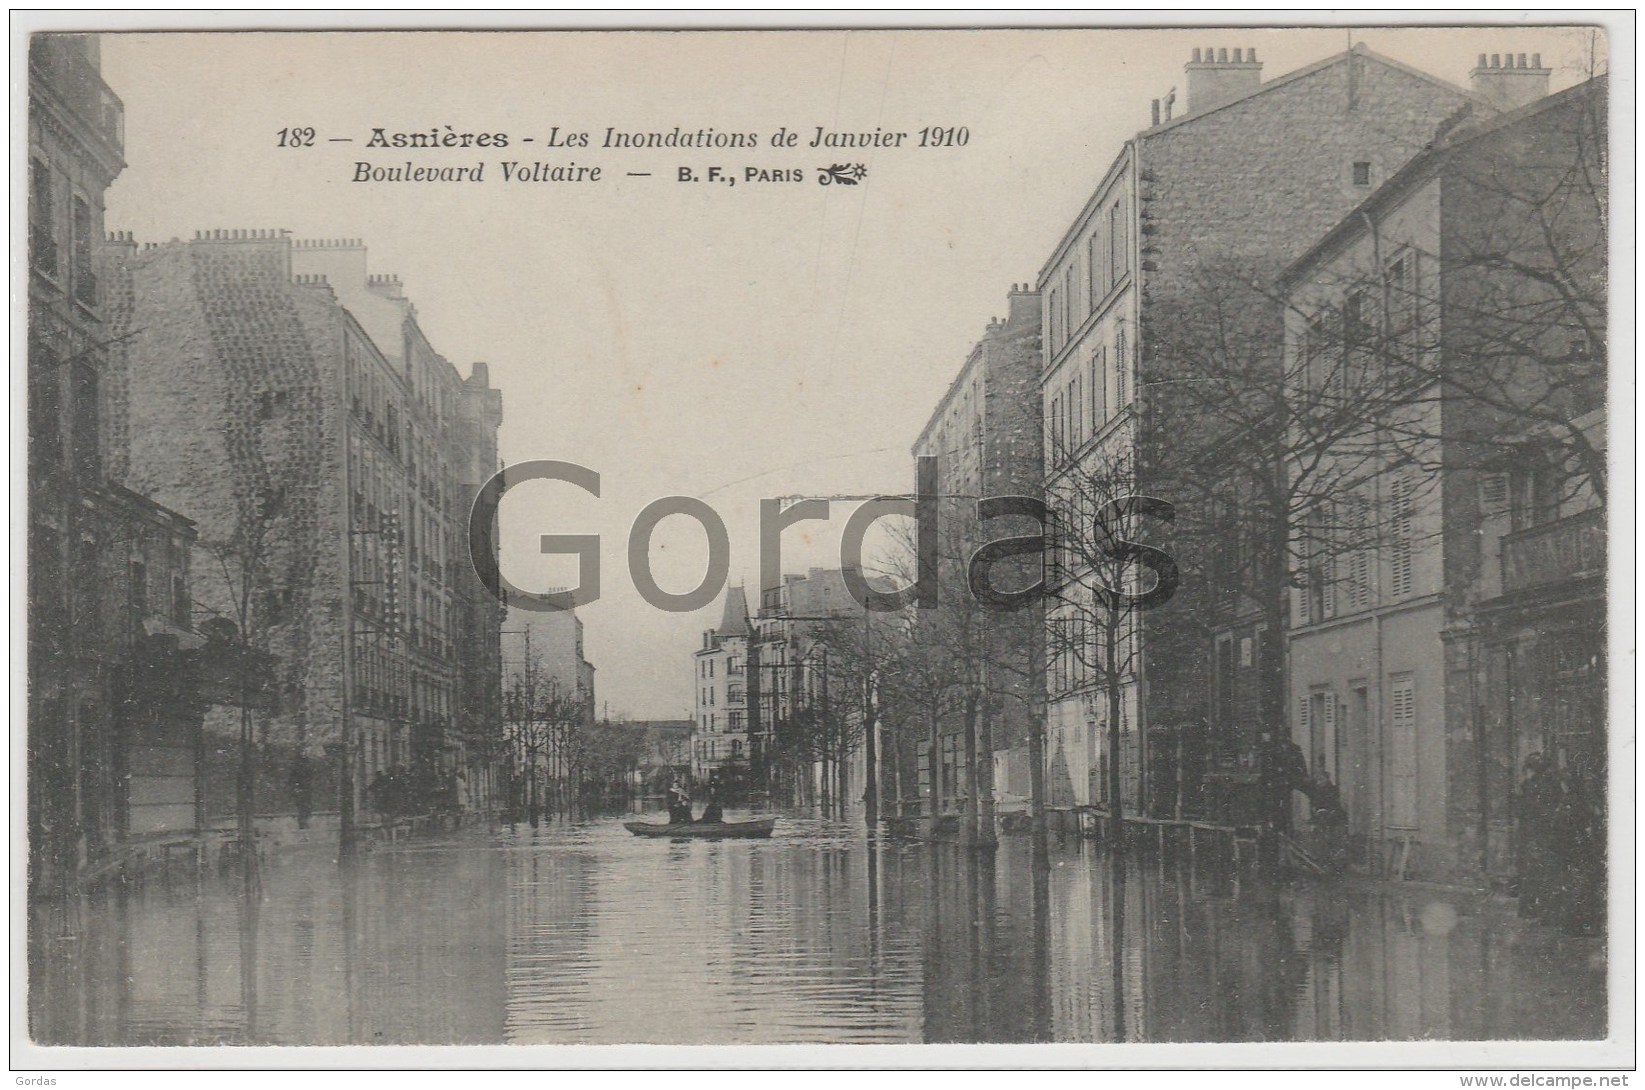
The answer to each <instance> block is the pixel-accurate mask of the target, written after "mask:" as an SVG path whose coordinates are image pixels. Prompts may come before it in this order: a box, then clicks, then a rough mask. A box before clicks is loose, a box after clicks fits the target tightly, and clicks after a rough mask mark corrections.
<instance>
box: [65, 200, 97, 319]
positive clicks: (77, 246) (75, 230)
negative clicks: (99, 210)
mask: <svg viewBox="0 0 1645 1090" xmlns="http://www.w3.org/2000/svg"><path fill="white" fill-rule="evenodd" d="M69 226H70V236H69V241H70V244H71V245H72V246H73V248H74V253H73V260H74V298H75V301H76V302H79V303H83V304H84V305H86V306H88V307H91V306H96V305H97V274H96V273H94V272H92V269H91V247H92V237H91V232H92V225H91V205H89V204H87V203H86V202H85V200H84V199H83V198H80V197H76V198H74V206H73V219H72V220H71V222H70V225H69Z"/></svg>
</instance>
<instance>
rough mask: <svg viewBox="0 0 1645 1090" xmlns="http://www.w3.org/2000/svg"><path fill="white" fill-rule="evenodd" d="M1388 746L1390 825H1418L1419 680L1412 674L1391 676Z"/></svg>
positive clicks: (1413, 826) (1412, 826) (1411, 827)
mask: <svg viewBox="0 0 1645 1090" xmlns="http://www.w3.org/2000/svg"><path fill="white" fill-rule="evenodd" d="M1390 689H1391V691H1390V694H1389V697H1390V699H1389V703H1390V705H1391V711H1392V715H1391V723H1392V730H1391V731H1390V735H1391V737H1390V739H1389V741H1390V742H1391V745H1390V747H1389V749H1390V752H1389V758H1390V759H1389V765H1390V766H1391V767H1390V769H1389V773H1390V777H1389V778H1390V784H1389V786H1390V788H1391V790H1390V793H1389V806H1388V819H1389V824H1390V825H1395V826H1398V827H1400V828H1405V829H1413V828H1415V827H1416V824H1417V720H1416V682H1415V680H1414V679H1413V678H1412V677H1411V675H1410V674H1398V675H1395V676H1394V677H1393V678H1392V679H1391V685H1390Z"/></svg>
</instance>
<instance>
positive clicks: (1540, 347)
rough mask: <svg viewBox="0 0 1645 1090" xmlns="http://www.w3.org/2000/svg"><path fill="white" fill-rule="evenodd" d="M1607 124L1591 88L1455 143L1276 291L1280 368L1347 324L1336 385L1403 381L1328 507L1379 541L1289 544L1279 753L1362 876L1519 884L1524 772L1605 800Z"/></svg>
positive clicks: (1492, 72) (1544, 74)
mask: <svg viewBox="0 0 1645 1090" xmlns="http://www.w3.org/2000/svg"><path fill="white" fill-rule="evenodd" d="M1481 60H1482V64H1481V69H1482V70H1483V71H1484V73H1485V75H1486V77H1487V79H1491V78H1496V77H1498V76H1500V75H1501V74H1502V73H1503V72H1504V71H1511V72H1512V73H1513V74H1514V78H1515V80H1516V81H1517V82H1516V84H1515V86H1514V89H1515V90H1518V91H1521V92H1524V91H1529V92H1530V93H1531V94H1532V95H1537V94H1540V93H1541V92H1543V91H1545V90H1546V87H1547V81H1548V75H1549V73H1548V70H1546V69H1542V68H1541V67H1540V65H1532V66H1529V67H1527V66H1525V65H1523V64H1521V65H1516V66H1514V67H1513V68H1512V69H1503V68H1501V67H1499V66H1496V67H1494V66H1488V65H1486V64H1484V63H1483V61H1484V59H1483V58H1482V59H1481ZM1494 100H1495V101H1497V102H1502V101H1503V99H1502V97H1501V95H1500V94H1498V95H1497V96H1495V97H1494ZM1509 104H1511V103H1509ZM1605 127H1606V126H1605V83H1604V81H1603V80H1598V81H1590V82H1589V83H1586V84H1582V85H1579V86H1577V87H1574V88H1572V89H1570V90H1567V91H1564V92H1561V93H1560V94H1558V95H1554V96H1551V97H1547V98H1541V99H1539V100H1538V101H1535V102H1533V103H1532V104H1530V105H1528V106H1523V107H1521V108H1520V109H1518V110H1516V111H1514V112H1510V113H1507V114H1505V115H1501V116H1496V117H1493V116H1491V115H1489V114H1486V115H1484V116H1481V117H1476V118H1474V119H1472V120H1470V121H1469V122H1466V123H1464V124H1460V125H1458V126H1456V127H1455V128H1454V129H1453V130H1452V131H1451V132H1449V133H1448V134H1446V136H1445V137H1444V138H1443V139H1442V140H1440V141H1439V142H1438V143H1437V144H1436V146H1435V147H1434V149H1433V150H1431V151H1429V152H1428V153H1426V154H1424V155H1423V156H1421V157H1419V158H1418V159H1416V160H1415V161H1413V162H1412V163H1411V164H1410V165H1409V166H1408V167H1407V168H1406V169H1405V170H1403V171H1401V172H1400V174H1399V175H1398V176H1396V177H1395V178H1394V179H1392V180H1390V181H1389V182H1388V183H1387V184H1386V185H1384V186H1383V187H1381V188H1380V189H1379V190H1378V192H1377V193H1376V194H1375V195H1374V196H1372V197H1371V198H1370V199H1369V200H1368V201H1367V202H1366V203H1365V204H1364V205H1362V206H1361V207H1360V208H1359V209H1358V210H1356V212H1355V213H1354V214H1353V215H1352V216H1350V217H1348V218H1347V219H1345V220H1344V221H1343V222H1342V223H1341V224H1339V225H1338V226H1337V227H1336V228H1335V229H1334V230H1332V231H1331V232H1330V233H1329V234H1327V235H1326V236H1325V237H1324V239H1323V240H1322V241H1321V242H1320V243H1319V244H1318V245H1317V246H1316V247H1315V248H1314V249H1312V250H1311V251H1310V252H1309V253H1308V254H1307V255H1306V256H1305V257H1304V258H1303V259H1302V260H1301V261H1299V262H1298V263H1297V264H1296V265H1295V266H1294V267H1293V268H1292V269H1291V270H1290V271H1288V272H1287V274H1286V276H1285V278H1284V283H1285V284H1286V286H1287V288H1288V291H1289V295H1288V298H1289V302H1290V312H1291V317H1290V318H1289V319H1288V323H1287V324H1288V327H1289V329H1288V342H1289V345H1290V350H1291V352H1292V353H1293V354H1295V353H1297V352H1300V351H1304V350H1307V349H1308V348H1309V346H1310V345H1311V341H1310V337H1311V336H1317V331H1318V330H1320V329H1322V328H1323V329H1338V330H1340V329H1342V328H1343V321H1344V319H1343V318H1342V317H1341V315H1342V314H1343V313H1344V312H1345V311H1347V310H1352V311H1353V313H1355V314H1356V315H1361V320H1362V322H1363V324H1364V326H1365V327H1367V328H1369V329H1372V330H1386V331H1387V334H1388V336H1389V338H1390V339H1389V340H1388V341H1387V342H1386V343H1385V344H1383V345H1382V346H1381V347H1380V348H1379V347H1378V346H1377V342H1376V341H1375V339H1372V340H1371V342H1370V347H1368V348H1365V349H1361V350H1360V356H1361V357H1362V358H1360V359H1359V360H1358V362H1357V363H1356V362H1353V361H1349V362H1345V363H1344V364H1343V366H1345V367H1347V366H1354V367H1357V368H1364V367H1368V366H1371V365H1373V364H1374V365H1376V366H1379V367H1381V368H1383V369H1384V370H1386V371H1387V372H1388V373H1390V374H1393V375H1399V374H1409V375H1410V379H1411V382H1410V385H1411V389H1410V390H1409V391H1408V392H1406V393H1403V394H1400V395H1399V396H1398V398H1397V400H1396V402H1395V403H1393V404H1380V405H1376V406H1372V407H1368V409H1367V411H1370V409H1371V408H1375V409H1377V410H1378V411H1380V412H1382V413H1383V414H1385V415H1387V416H1390V417H1392V416H1395V415H1396V414H1397V416H1398V419H1397V420H1396V421H1395V422H1394V426H1393V427H1390V428H1389V429H1388V437H1387V438H1386V439H1385V440H1384V446H1385V447H1386V449H1385V450H1383V451H1380V452H1379V453H1378V459H1377V462H1376V463H1375V464H1372V465H1368V467H1367V468H1368V470H1370V471H1369V472H1366V473H1364V474H1362V480H1361V481H1360V482H1359V484H1358V487H1357V488H1356V489H1355V490H1354V491H1353V492H1352V493H1347V494H1345V495H1344V497H1343V500H1342V502H1343V503H1344V504H1348V503H1351V502H1353V501H1358V503H1359V505H1360V506H1361V507H1363V509H1364V510H1366V511H1367V512H1369V513H1370V514H1371V516H1372V517H1371V520H1370V521H1371V523H1372V524H1373V525H1376V526H1387V527H1390V528H1391V530H1390V531H1389V533H1388V534H1386V535H1379V536H1378V537H1377V538H1375V539H1372V540H1368V541H1362V542H1353V543H1349V544H1350V546H1352V547H1349V548H1343V547H1340V543H1333V542H1332V541H1331V540H1330V539H1329V537H1328V535H1325V534H1322V533H1318V532H1311V530H1310V526H1309V525H1308V524H1304V525H1302V526H1299V528H1298V534H1299V536H1308V535H1310V533H1312V536H1313V537H1315V538H1317V539H1320V540H1319V541H1318V542H1317V545H1316V547H1315V548H1312V549H1308V550H1304V551H1306V552H1309V553H1313V554H1317V555H1319V556H1320V557H1321V560H1320V562H1319V564H1318V565H1317V566H1316V572H1315V577H1314V578H1311V579H1310V580H1309V581H1308V583H1307V584H1306V585H1305V587H1303V588H1299V590H1298V591H1297V592H1296V593H1295V594H1294V595H1293V599H1294V600H1293V603H1292V608H1291V617H1290V627H1291V631H1290V632H1289V635H1288V646H1289V654H1290V671H1289V691H1288V694H1287V697H1288V703H1289V704H1290V707H1291V718H1290V722H1291V732H1292V736H1293V738H1295V740H1296V741H1297V742H1298V744H1299V745H1300V746H1302V747H1303V748H1304V752H1305V753H1308V754H1309V757H1310V762H1311V764H1313V765H1315V766H1317V767H1324V768H1325V769H1327V770H1328V771H1329V772H1330V774H1331V775H1332V777H1333V779H1335V780H1336V782H1338V783H1339V785H1340V787H1341V792H1342V796H1343V801H1344V804H1345V806H1346V809H1347V811H1348V815H1349V822H1350V831H1351V832H1352V834H1353V836H1354V838H1355V843H1356V846H1357V847H1358V848H1359V849H1360V850H1361V852H1362V854H1363V856H1364V857H1365V859H1366V861H1367V862H1368V863H1370V864H1371V865H1373V866H1383V867H1388V868H1391V869H1395V870H1397V871H1399V872H1401V873H1405V874H1420V875H1427V876H1437V877H1449V876H1452V875H1457V874H1466V875H1470V876H1474V877H1479V876H1486V875H1489V876H1494V877H1498V878H1508V877H1510V876H1512V875H1513V873H1514V870H1515V864H1514V845H1515V838H1516V836H1517V835H1518V831H1517V825H1518V819H1519V815H1516V812H1515V810H1516V805H1517V801H1516V795H1515V790H1516V786H1517V778H1518V775H1519V772H1520V770H1521V769H1522V768H1523V766H1524V764H1525V761H1526V759H1527V758H1528V757H1529V756H1530V755H1532V754H1543V755H1545V756H1547V757H1548V758H1549V759H1550V760H1551V761H1552V762H1553V764H1554V765H1555V767H1556V768H1557V769H1558V770H1559V771H1560V772H1561V773H1562V774H1563V775H1564V776H1566V777H1567V779H1568V780H1569V782H1571V783H1574V784H1577V785H1579V787H1581V789H1582V790H1583V791H1585V792H1587V793H1589V794H1591V795H1593V796H1596V797H1602V796H1603V794H1604V783H1605V778H1606V772H1607V769H1608V748H1609V747H1608V742H1609V738H1608V734H1607V732H1606V730H1605V722H1606V709H1605V677H1606V657H1607V651H1606V644H1605V634H1606V633H1605V622H1606V602H1605V580H1604V571H1605V558H1606V528H1605V508H1606V502H1605V497H1606V486H1605V471H1604V460H1605V447H1606V440H1605V424H1606V418H1605V389H1606V387H1605V367H1604V351H1603V347H1602V345H1601V340H1602V338H1596V337H1594V332H1595V331H1597V330H1602V329H1604V328H1605V314H1606V311H1607V304H1606V297H1605V283H1604V277H1605V225H1604V213H1603V186H1604V183H1603V181H1601V180H1600V179H1601V178H1602V175H1603V168H1602V165H1601V163H1602V160H1601V155H1602V150H1601V149H1603V148H1604V146H1605V140H1604V132H1605ZM1379 266H1380V267H1379ZM1550 284H1558V285H1560V287H1559V289H1558V290H1551V289H1550V288H1549V287H1548V285H1550ZM1356 297H1363V298H1364V299H1365V300H1367V302H1366V303H1365V304H1364V307H1363V308H1362V307H1361V305H1360V304H1359V303H1358V302H1357V300H1356V302H1354V303H1353V304H1352V305H1350V303H1349V300H1350V299H1356ZM1362 311H1363V313H1362ZM1341 340H1342V337H1341V336H1340V335H1339V336H1338V337H1336V338H1335V339H1334V340H1333V341H1332V343H1333V344H1335V343H1338V342H1340V341H1341ZM1344 359H1345V360H1347V359H1348V358H1347V357H1346V356H1345V357H1344ZM1346 385H1347V388H1349V389H1356V388H1358V384H1357V383H1354V382H1352V381H1351V380H1350V381H1349V382H1348V383H1347V384H1346ZM1345 521H1346V520H1344V519H1341V518H1334V519H1330V520H1326V524H1327V525H1330V524H1340V523H1343V522H1345ZM1572 850H1575V848H1574V846H1573V849H1572Z"/></svg>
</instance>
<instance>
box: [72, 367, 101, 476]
mask: <svg viewBox="0 0 1645 1090" xmlns="http://www.w3.org/2000/svg"><path fill="white" fill-rule="evenodd" d="M72 375H73V379H72V381H73V399H74V412H73V417H72V427H73V445H74V468H75V470H76V472H78V473H79V474H80V475H81V476H82V477H96V476H97V475H98V474H99V473H100V472H101V470H102V460H101V458H100V457H99V455H98V451H97V426H98V422H97V418H98V405H97V369H96V368H95V367H93V366H92V365H91V364H90V363H87V362H84V361H81V362H79V363H76V364H75V365H74V368H73V371H72Z"/></svg>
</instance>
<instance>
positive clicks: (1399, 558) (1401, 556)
mask: <svg viewBox="0 0 1645 1090" xmlns="http://www.w3.org/2000/svg"><path fill="white" fill-rule="evenodd" d="M1392 498H1393V506H1394V512H1393V514H1394V517H1393V520H1392V531H1393V535H1394V543H1393V549H1392V550H1391V555H1390V557H1389V568H1390V570H1389V580H1388V590H1389V593H1390V594H1391V595H1392V596H1393V597H1395V598H1403V597H1405V596H1406V595H1408V594H1410V593H1411V589H1412V578H1411V530H1412V520H1411V480H1410V478H1409V477H1407V476H1404V475H1401V476H1398V477H1395V478H1394V480H1393V484H1392Z"/></svg>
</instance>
